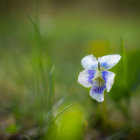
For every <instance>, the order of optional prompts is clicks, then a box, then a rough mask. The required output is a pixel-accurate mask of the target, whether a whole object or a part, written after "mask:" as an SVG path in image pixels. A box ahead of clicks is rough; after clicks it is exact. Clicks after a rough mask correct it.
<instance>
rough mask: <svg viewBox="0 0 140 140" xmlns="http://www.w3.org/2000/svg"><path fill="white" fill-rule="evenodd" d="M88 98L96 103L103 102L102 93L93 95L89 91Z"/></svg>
mask: <svg viewBox="0 0 140 140" xmlns="http://www.w3.org/2000/svg"><path fill="white" fill-rule="evenodd" d="M90 96H91V97H92V98H93V99H95V100H96V101H97V102H103V101H104V93H102V94H98V93H93V92H91V91H90Z"/></svg>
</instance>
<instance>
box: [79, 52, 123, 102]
mask: <svg viewBox="0 0 140 140" xmlns="http://www.w3.org/2000/svg"><path fill="white" fill-rule="evenodd" d="M120 59H121V56H120V55H118V54H114V55H106V56H103V57H99V58H98V59H96V57H94V56H93V55H88V56H85V57H84V58H83V59H82V60H81V64H82V66H83V67H84V68H85V70H83V71H82V72H80V74H79V76H78V82H79V83H80V84H81V85H83V86H84V87H87V88H89V87H92V88H91V90H90V93H89V94H90V96H91V97H92V98H93V99H95V100H96V101H98V102H102V101H104V90H105V89H106V90H107V92H109V91H110V89H111V87H112V85H113V82H114V77H115V73H113V72H110V71H108V70H109V69H111V68H112V67H113V66H115V65H116V64H117V63H118V62H119V60H120Z"/></svg>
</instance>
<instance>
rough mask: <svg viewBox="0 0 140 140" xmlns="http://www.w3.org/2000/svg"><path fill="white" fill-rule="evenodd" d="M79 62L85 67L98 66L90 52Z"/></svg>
mask: <svg viewBox="0 0 140 140" xmlns="http://www.w3.org/2000/svg"><path fill="white" fill-rule="evenodd" d="M81 64H82V66H83V67H84V68H85V69H95V68H98V61H97V60H96V57H94V56H93V55H92V54H91V55H88V56H85V57H84V58H82V60H81Z"/></svg>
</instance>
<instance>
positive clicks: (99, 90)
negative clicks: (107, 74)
mask: <svg viewBox="0 0 140 140" xmlns="http://www.w3.org/2000/svg"><path fill="white" fill-rule="evenodd" d="M105 88H106V85H105V82H104V84H99V83H93V87H92V88H91V90H90V96H91V97H92V98H93V99H95V100H96V101H98V102H102V101H104V90H105Z"/></svg>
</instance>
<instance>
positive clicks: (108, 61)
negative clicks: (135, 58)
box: [98, 54, 121, 70]
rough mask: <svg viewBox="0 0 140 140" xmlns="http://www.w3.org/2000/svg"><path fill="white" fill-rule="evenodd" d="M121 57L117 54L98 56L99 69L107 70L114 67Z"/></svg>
mask: <svg viewBox="0 0 140 140" xmlns="http://www.w3.org/2000/svg"><path fill="white" fill-rule="evenodd" d="M120 59H121V56H120V55H119V54H113V55H106V56H103V57H100V58H98V61H99V62H100V69H101V70H109V69H111V68H112V67H114V66H115V65H116V64H117V63H118V62H119V61H120Z"/></svg>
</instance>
